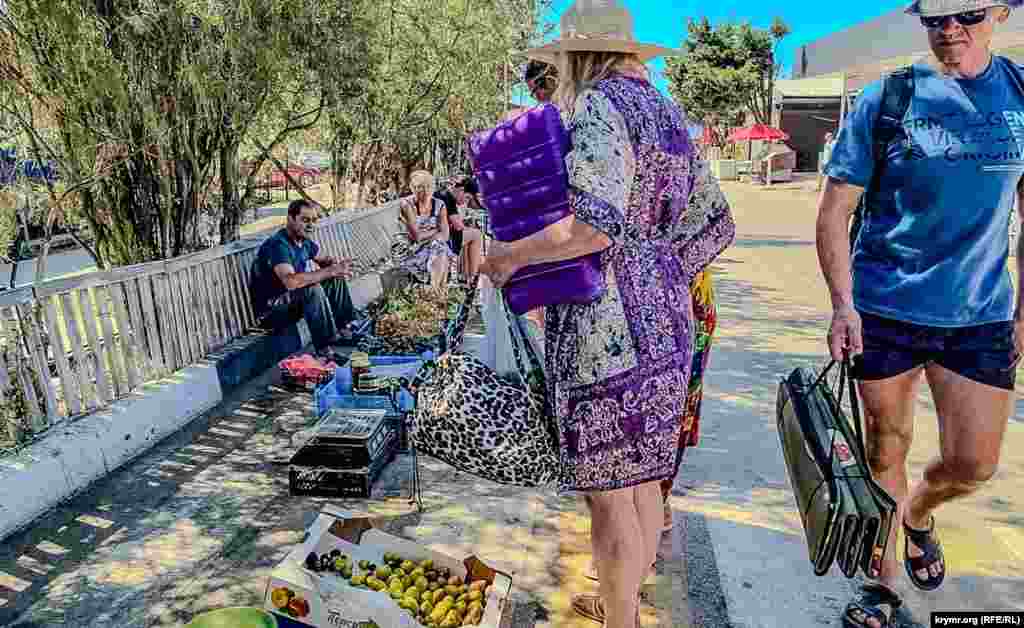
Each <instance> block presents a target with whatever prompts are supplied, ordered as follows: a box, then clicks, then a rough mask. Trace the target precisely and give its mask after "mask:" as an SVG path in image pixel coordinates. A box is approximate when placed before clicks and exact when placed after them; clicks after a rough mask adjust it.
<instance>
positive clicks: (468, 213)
mask: <svg viewBox="0 0 1024 628" xmlns="http://www.w3.org/2000/svg"><path fill="white" fill-rule="evenodd" d="M475 185H476V184H475V182H473V181H472V180H470V179H463V180H461V181H459V182H458V183H456V184H455V185H454V186H453V187H452V191H451V200H452V205H451V206H449V207H448V220H449V222H450V223H451V228H452V229H453V231H457V232H458V234H459V236H458V243H457V246H455V245H454V244H455V243H454V238H453V246H452V249H453V250H454V251H455V253H456V254H458V255H459V270H460V272H461V273H462V278H463V279H464V280H465V281H469V280H470V279H471V278H473V277H474V276H476V274H477V273H479V272H480V264H482V263H483V244H484V242H483V234H482V233H481V232H480V229H477V228H475V227H469V226H466V223H465V220H466V218H469V219H470V221H471V222H470V224H475V222H476V220H477V219H478V214H477V212H482V213H485V214H486V212H484V211H483V207H482V206H481V205H480V203H479V199H477V198H476V196H475V194H474V195H472V196H471V195H470V194H468V193H467V192H468V190H467V188H469V189H474V190H475V187H471V186H475ZM474 201H475V202H474ZM453 208H454V209H453ZM453 235H454V233H453Z"/></svg>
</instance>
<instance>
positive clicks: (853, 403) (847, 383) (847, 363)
mask: <svg viewBox="0 0 1024 628" xmlns="http://www.w3.org/2000/svg"><path fill="white" fill-rule="evenodd" d="M836 363H837V361H836V360H832V361H831V362H829V364H828V366H826V367H825V369H824V370H822V372H821V375H819V376H818V379H817V380H816V381H815V382H814V384H813V385H812V386H811V389H812V390H813V389H814V388H817V387H818V386H819V385H821V383H822V381H824V379H825V377H826V376H827V375H828V373H829V371H831V370H832V367H833V366H835V365H836ZM839 365H840V366H839V394H838V395H837V398H836V403H837V404H839V407H840V408H842V406H843V393H844V392H845V391H847V390H848V391H849V395H850V415H851V418H852V419H853V429H854V432H855V434H856V437H857V448H858V449H859V450H860V454H861V459H863V460H867V445H866V441H865V440H864V429H863V428H862V427H861V415H860V398H859V397H858V396H857V387H856V385H855V384H854V382H853V377H852V376H851V375H850V371H851V370H852V368H853V364H852V362H851V360H850V357H849V355H846V356H844V357H843V360H842V361H841V362H839Z"/></svg>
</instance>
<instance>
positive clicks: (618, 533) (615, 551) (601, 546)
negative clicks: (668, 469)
mask: <svg viewBox="0 0 1024 628" xmlns="http://www.w3.org/2000/svg"><path fill="white" fill-rule="evenodd" d="M637 490H638V489H636V488H624V489H618V490H614V491H601V492H595V493H591V494H590V499H589V503H590V508H591V536H592V538H591V542H592V543H593V546H594V554H595V561H596V562H597V574H598V577H599V578H600V586H601V599H602V602H603V606H604V611H605V623H604V625H605V628H636V617H637V612H638V611H639V607H638V604H639V600H638V596H639V594H640V584H641V582H642V581H643V579H644V576H645V575H646V574H647V570H648V568H649V567H650V564H651V561H650V559H649V557H648V551H647V549H648V548H647V547H646V545H647V543H646V542H645V540H644V537H645V532H644V530H643V524H642V523H641V520H640V516H639V513H638V512H637V507H636V504H637V502H638V501H640V502H644V500H646V495H645V496H641V497H640V498H639V499H638V498H637Z"/></svg>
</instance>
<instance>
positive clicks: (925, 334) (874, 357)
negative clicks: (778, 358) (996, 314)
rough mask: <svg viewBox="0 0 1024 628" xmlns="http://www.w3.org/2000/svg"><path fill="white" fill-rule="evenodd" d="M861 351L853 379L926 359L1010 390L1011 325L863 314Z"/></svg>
mask: <svg viewBox="0 0 1024 628" xmlns="http://www.w3.org/2000/svg"><path fill="white" fill-rule="evenodd" d="M861 320H862V321H863V324H864V326H863V334H862V337H863V339H864V353H863V354H861V355H859V356H857V357H855V358H854V359H853V369H852V371H851V375H852V376H853V378H854V379H859V380H864V381H871V380H880V379H887V378H889V377H894V376H896V375H899V374H901V373H906V372H907V371H909V370H911V369H914V368H917V367H919V366H923V365H927V364H930V363H935V364H938V365H939V366H941V367H943V368H945V369H948V370H950V371H953V372H954V373H956V374H958V375H962V376H963V377H966V378H967V379H970V380H973V381H975V382H979V383H982V384H988V385H989V386H995V387H996V388H1003V389H1006V390H1013V389H1014V385H1015V384H1016V381H1017V358H1018V356H1017V351H1016V349H1015V347H1014V343H1013V323H1012V322H1009V321H1007V322H1000V323H990V324H987V325H977V326H973V327H926V326H923V325H915V324H913V323H904V322H901V321H895V320H892V319H888V318H882V317H881V316H875V315H873V314H867V313H864V312H862V313H861Z"/></svg>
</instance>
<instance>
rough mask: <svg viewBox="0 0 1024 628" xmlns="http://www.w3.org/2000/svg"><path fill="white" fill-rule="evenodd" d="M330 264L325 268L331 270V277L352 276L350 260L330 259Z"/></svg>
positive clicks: (349, 277)
mask: <svg viewBox="0 0 1024 628" xmlns="http://www.w3.org/2000/svg"><path fill="white" fill-rule="evenodd" d="M332 262H333V263H332V264H331V265H330V266H328V267H327V268H329V269H330V271H331V277H341V278H343V279H351V278H352V260H350V259H343V260H337V261H335V260H332Z"/></svg>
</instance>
